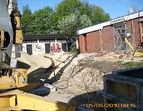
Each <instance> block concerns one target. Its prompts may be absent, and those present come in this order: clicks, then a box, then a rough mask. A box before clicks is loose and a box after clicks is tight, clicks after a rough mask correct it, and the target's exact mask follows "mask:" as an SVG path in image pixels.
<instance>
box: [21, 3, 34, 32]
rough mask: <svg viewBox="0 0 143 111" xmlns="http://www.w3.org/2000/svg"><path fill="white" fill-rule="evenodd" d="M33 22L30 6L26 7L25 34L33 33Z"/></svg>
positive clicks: (23, 16) (24, 17)
mask: <svg viewBox="0 0 143 111" xmlns="http://www.w3.org/2000/svg"><path fill="white" fill-rule="evenodd" d="M32 22H33V17H32V12H31V9H30V8H29V5H26V6H24V7H23V9H22V30H23V33H24V34H32V33H33V29H32Z"/></svg>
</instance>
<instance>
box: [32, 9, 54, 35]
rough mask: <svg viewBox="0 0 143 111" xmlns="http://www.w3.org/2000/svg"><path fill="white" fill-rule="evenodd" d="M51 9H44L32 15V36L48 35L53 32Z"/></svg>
mask: <svg viewBox="0 0 143 111" xmlns="http://www.w3.org/2000/svg"><path fill="white" fill-rule="evenodd" d="M53 25H54V23H53V9H52V8H50V7H45V8H43V9H40V10H37V11H35V12H34V13H33V27H34V32H33V33H34V34H50V33H53V32H54V26H53Z"/></svg>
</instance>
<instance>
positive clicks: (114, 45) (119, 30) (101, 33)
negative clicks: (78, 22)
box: [77, 11, 143, 53]
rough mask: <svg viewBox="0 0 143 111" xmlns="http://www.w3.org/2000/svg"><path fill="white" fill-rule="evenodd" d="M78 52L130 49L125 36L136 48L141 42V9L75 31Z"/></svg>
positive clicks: (142, 26)
mask: <svg viewBox="0 0 143 111" xmlns="http://www.w3.org/2000/svg"><path fill="white" fill-rule="evenodd" d="M77 35H78V41H79V51H80V53H98V52H102V51H106V52H111V51H121V50H126V51H131V48H130V47H129V46H128V45H127V44H126V42H125V37H127V38H128V40H129V42H130V43H131V45H132V46H133V47H134V48H135V49H136V48H137V47H138V46H139V44H140V43H142V42H143V11H140V12H136V13H132V14H129V15H126V16H122V17H118V18H116V19H113V20H110V21H107V22H104V23H101V24H97V25H94V26H91V27H87V28H84V29H81V30H78V31H77Z"/></svg>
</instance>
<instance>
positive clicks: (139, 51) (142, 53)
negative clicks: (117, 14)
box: [125, 37, 143, 57]
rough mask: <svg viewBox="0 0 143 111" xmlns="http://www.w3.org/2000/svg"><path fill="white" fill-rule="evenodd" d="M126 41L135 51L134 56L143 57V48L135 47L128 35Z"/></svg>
mask: <svg viewBox="0 0 143 111" xmlns="http://www.w3.org/2000/svg"><path fill="white" fill-rule="evenodd" d="M125 42H126V44H128V45H129V47H130V48H131V49H132V51H133V52H134V54H133V55H134V57H143V49H137V50H136V49H135V48H134V47H133V46H132V45H131V43H130V42H129V41H128V38H127V37H125ZM139 45H142V44H139Z"/></svg>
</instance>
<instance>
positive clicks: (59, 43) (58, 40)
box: [22, 34, 73, 55]
mask: <svg viewBox="0 0 143 111" xmlns="http://www.w3.org/2000/svg"><path fill="white" fill-rule="evenodd" d="M23 38H24V40H23V43H22V50H23V51H24V52H26V53H28V54H30V55H35V54H45V53H50V52H52V53H59V52H68V51H70V47H71V45H72V43H73V38H71V37H66V36H65V35H61V34H58V35H57V34H56V35H48V34H45V35H24V37H23Z"/></svg>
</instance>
